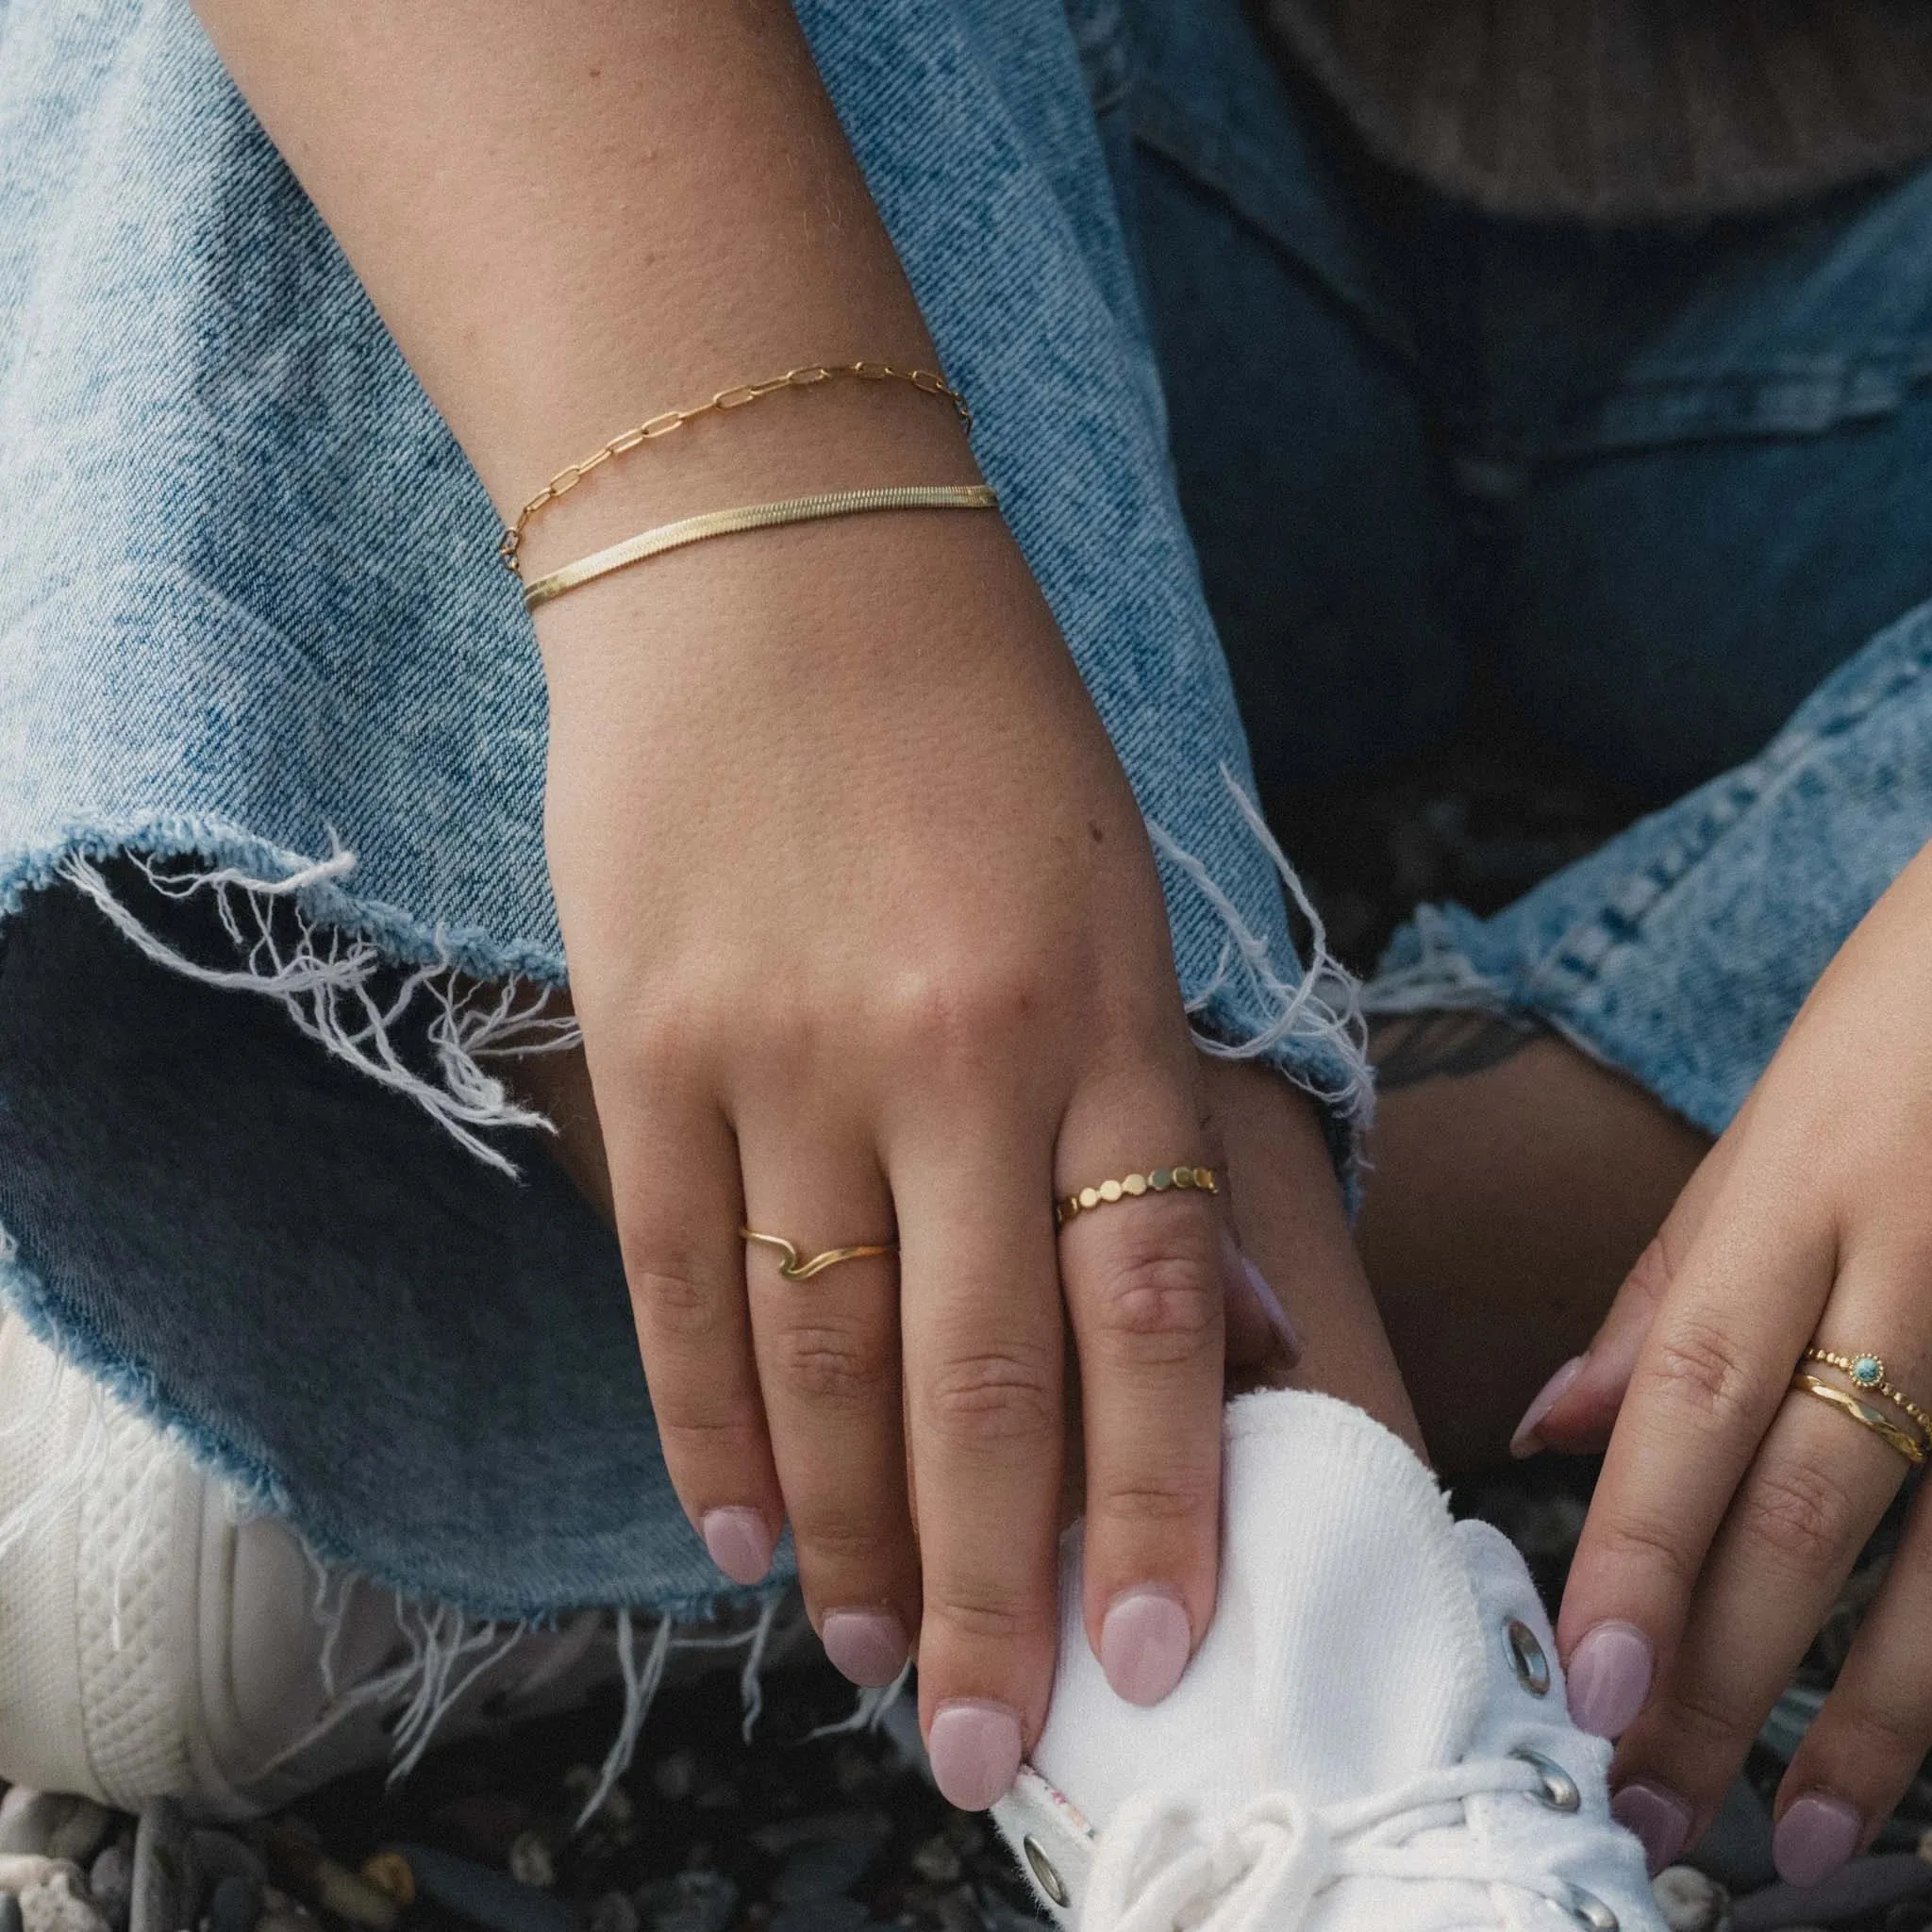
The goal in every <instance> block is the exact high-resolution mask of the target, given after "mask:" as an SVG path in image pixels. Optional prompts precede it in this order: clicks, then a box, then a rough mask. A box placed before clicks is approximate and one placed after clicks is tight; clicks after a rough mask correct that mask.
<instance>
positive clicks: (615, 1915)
mask: <svg viewBox="0 0 1932 1932" xmlns="http://www.w3.org/2000/svg"><path fill="white" fill-rule="evenodd" d="M588 1924H589V1932H639V1928H640V1927H641V1925H642V1924H643V1915H642V1914H641V1912H640V1911H639V1910H638V1908H637V1907H636V1906H634V1905H633V1904H632V1903H631V1902H630V1900H629V1898H628V1897H626V1896H625V1893H623V1892H621V1891H607V1892H606V1893H605V1894H604V1895H603V1897H602V1898H600V1899H598V1900H597V1901H596V1903H595V1904H594V1905H592V1906H591V1916H590V1919H589V1921H588Z"/></svg>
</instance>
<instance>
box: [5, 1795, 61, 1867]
mask: <svg viewBox="0 0 1932 1932" xmlns="http://www.w3.org/2000/svg"><path fill="white" fill-rule="evenodd" d="M74 1805H75V1800H74V1799H72V1798H63V1797H62V1796H61V1795H60V1794H59V1793H58V1791H36V1790H28V1788H27V1787H26V1786H25V1785H15V1786H14V1787H13V1789H12V1790H9V1791H8V1793H7V1795H6V1797H4V1798H0V1853H9V1852H28V1853H32V1854H35V1855H37V1856H42V1857H44V1856H45V1854H46V1850H47V1847H48V1845H49V1844H50V1843H52V1841H53V1838H54V1833H55V1831H56V1830H57V1829H58V1826H59V1824H60V1822H61V1821H62V1820H63V1819H64V1818H65V1817H66V1816H67V1814H68V1812H69V1811H71V1810H72V1809H73V1808H74Z"/></svg>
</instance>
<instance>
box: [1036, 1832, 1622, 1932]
mask: <svg viewBox="0 0 1932 1932" xmlns="http://www.w3.org/2000/svg"><path fill="white" fill-rule="evenodd" d="M1020 1849H1021V1850H1022V1851H1023V1852H1024V1853H1025V1854H1026V1862H1027V1864H1029V1865H1030V1866H1032V1868H1033V1875H1034V1877H1035V1878H1037V1879H1038V1880H1039V1881H1040V1889H1041V1891H1043V1892H1045V1894H1046V1895H1047V1897H1048V1898H1050V1899H1052V1901H1053V1902H1054V1904H1055V1905H1057V1906H1060V1907H1064V1906H1065V1905H1066V1903H1067V1900H1068V1897H1069V1896H1070V1894H1069V1892H1068V1890H1067V1881H1066V1880H1065V1879H1064V1878H1062V1877H1061V1876H1060V1874H1059V1872H1058V1869H1057V1868H1056V1867H1055V1865H1054V1862H1053V1860H1052V1859H1051V1858H1049V1857H1047V1856H1046V1854H1045V1853H1044V1852H1043V1851H1041V1849H1040V1840H1038V1839H1037V1838H1033V1837H1031V1836H1030V1835H1029V1836H1028V1837H1026V1838H1023V1839H1022V1840H1020ZM1611 1932H1615V1924H1614V1922H1612V1925H1611Z"/></svg>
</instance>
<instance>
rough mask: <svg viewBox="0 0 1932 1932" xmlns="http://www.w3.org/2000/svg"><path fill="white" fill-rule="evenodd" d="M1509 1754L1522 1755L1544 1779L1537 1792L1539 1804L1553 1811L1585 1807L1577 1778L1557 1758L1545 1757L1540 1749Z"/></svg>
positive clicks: (1576, 1809) (1531, 1767) (1577, 1809)
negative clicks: (1577, 1786)
mask: <svg viewBox="0 0 1932 1932" xmlns="http://www.w3.org/2000/svg"><path fill="white" fill-rule="evenodd" d="M1509 1755H1510V1757H1520V1758H1521V1759H1522V1760H1523V1762H1524V1764H1526V1765H1528V1766H1529V1768H1530V1769H1531V1770H1532V1771H1533V1772H1535V1773H1536V1774H1537V1776H1538V1777H1540V1778H1541V1780H1542V1785H1543V1788H1542V1790H1541V1791H1539V1792H1538V1793H1537V1794H1536V1801H1537V1803H1538V1804H1539V1805H1541V1806H1544V1807H1547V1808H1548V1809H1550V1810H1552V1811H1580V1810H1581V1809H1582V1808H1583V1793H1582V1792H1581V1791H1580V1790H1577V1789H1576V1780H1575V1779H1574V1777H1572V1776H1571V1775H1570V1774H1569V1773H1568V1772H1567V1771H1565V1770H1564V1769H1563V1767H1562V1766H1561V1765H1560V1764H1558V1763H1557V1761H1556V1759H1555V1758H1553V1757H1543V1755H1542V1754H1541V1752H1539V1751H1512V1752H1510V1754H1509Z"/></svg>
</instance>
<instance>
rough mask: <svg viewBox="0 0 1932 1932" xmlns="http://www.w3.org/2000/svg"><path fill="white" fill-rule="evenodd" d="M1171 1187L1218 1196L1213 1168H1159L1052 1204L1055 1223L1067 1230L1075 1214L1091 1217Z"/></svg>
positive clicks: (1125, 1175) (1101, 1185) (1110, 1182)
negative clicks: (1096, 1211)
mask: <svg viewBox="0 0 1932 1932" xmlns="http://www.w3.org/2000/svg"><path fill="white" fill-rule="evenodd" d="M1170 1188H1198V1189H1200V1191H1202V1192H1203V1193H1204V1194H1214V1193H1219V1192H1220V1190H1219V1189H1218V1188H1217V1187H1216V1186H1215V1185H1214V1170H1213V1169H1212V1168H1211V1167H1157V1168H1156V1169H1155V1170H1154V1171H1153V1172H1152V1173H1151V1174H1123V1175H1122V1176H1121V1178H1120V1179H1119V1180H1117V1181H1102V1182H1101V1183H1100V1184H1099V1185H1098V1186H1097V1187H1091V1188H1082V1189H1081V1190H1080V1191H1079V1192H1078V1193H1077V1194H1068V1195H1067V1196H1066V1197H1065V1198H1064V1199H1062V1200H1058V1201H1056V1202H1055V1203H1054V1204H1053V1224H1054V1225H1055V1226H1056V1227H1064V1226H1066V1224H1067V1223H1068V1222H1070V1221H1071V1220H1073V1218H1074V1215H1076V1214H1091V1212H1092V1211H1093V1210H1094V1208H1101V1207H1105V1206H1106V1205H1107V1204H1108V1202H1110V1201H1132V1200H1138V1199H1139V1198H1140V1196H1141V1195H1142V1194H1164V1193H1166V1192H1167V1191H1168V1190H1169V1189H1170Z"/></svg>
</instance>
